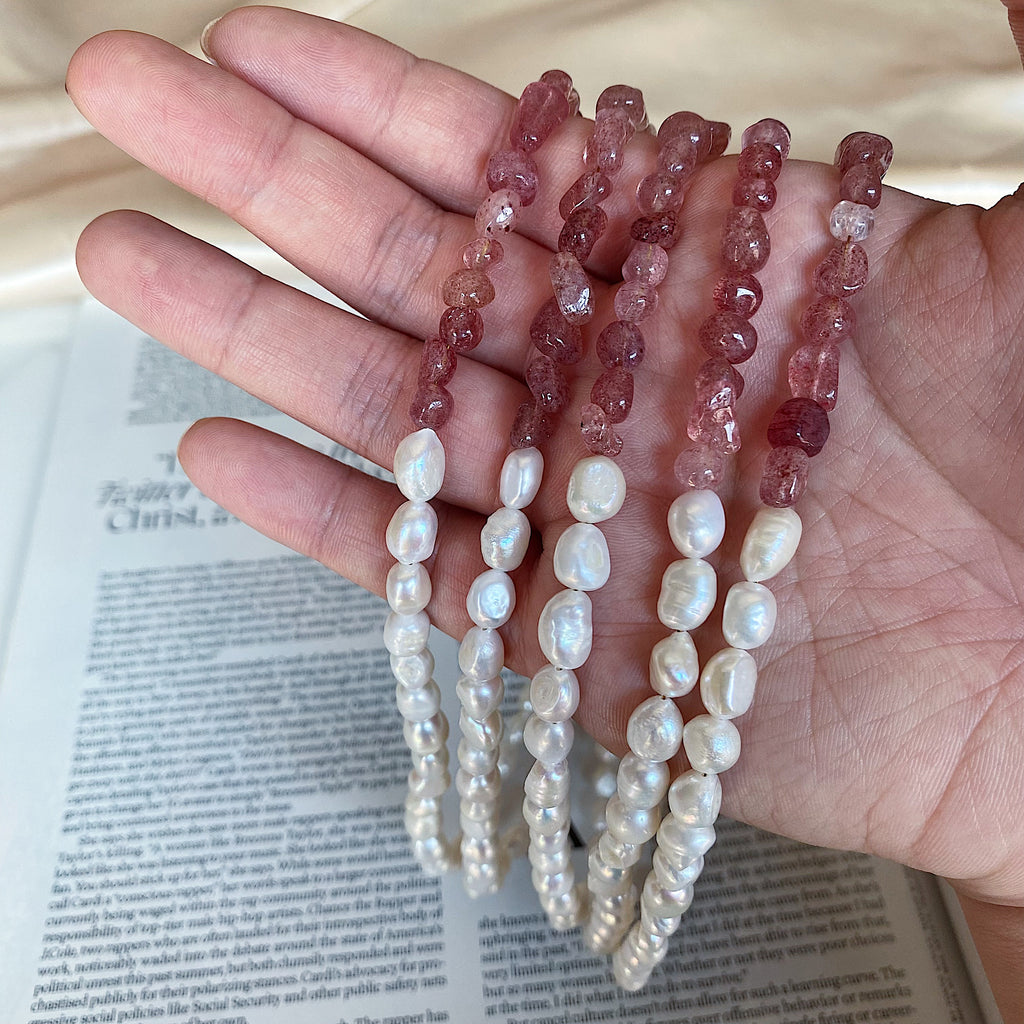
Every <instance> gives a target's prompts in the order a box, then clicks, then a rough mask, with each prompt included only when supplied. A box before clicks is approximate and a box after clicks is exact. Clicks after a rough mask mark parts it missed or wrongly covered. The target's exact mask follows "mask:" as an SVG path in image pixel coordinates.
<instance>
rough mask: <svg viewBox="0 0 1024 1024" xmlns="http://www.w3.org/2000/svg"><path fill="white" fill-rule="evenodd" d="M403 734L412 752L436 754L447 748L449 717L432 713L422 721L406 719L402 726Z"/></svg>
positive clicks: (414, 753)
mask: <svg viewBox="0 0 1024 1024" xmlns="http://www.w3.org/2000/svg"><path fill="white" fill-rule="evenodd" d="M402 735H403V736H404V738H405V744H406V746H407V747H408V748H409V751H410V753H412V754H413V755H417V754H436V753H438V752H439V751H441V750H444V749H446V747H445V745H446V744H447V742H448V719H447V717H446V716H445V715H442V714H436V715H431V716H430V718H425V719H424V720H423V721H422V722H410V721H408V720H407V721H406V722H405V723H404V724H403V726H402Z"/></svg>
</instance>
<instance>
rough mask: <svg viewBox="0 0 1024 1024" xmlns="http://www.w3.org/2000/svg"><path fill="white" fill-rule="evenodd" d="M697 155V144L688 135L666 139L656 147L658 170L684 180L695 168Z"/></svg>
mask: <svg viewBox="0 0 1024 1024" xmlns="http://www.w3.org/2000/svg"><path fill="white" fill-rule="evenodd" d="M659 141H661V140H659ZM697 157H698V153H697V146H696V144H695V143H694V141H693V139H691V138H690V136H689V135H679V136H676V137H675V138H670V139H666V140H665V141H664V142H661V146H660V148H659V149H658V170H659V171H660V172H661V173H662V174H667V175H668V176H669V177H671V178H679V179H681V180H683V181H685V180H686V179H687V178H689V177H691V176H692V174H693V172H694V171H695V170H696V169H697V163H698V159H697Z"/></svg>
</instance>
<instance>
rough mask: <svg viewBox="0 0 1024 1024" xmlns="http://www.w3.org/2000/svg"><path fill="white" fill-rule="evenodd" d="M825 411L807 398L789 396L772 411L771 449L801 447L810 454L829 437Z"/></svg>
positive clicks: (820, 448)
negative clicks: (773, 413)
mask: <svg viewBox="0 0 1024 1024" xmlns="http://www.w3.org/2000/svg"><path fill="white" fill-rule="evenodd" d="M828 434H829V424H828V413H827V412H825V410H824V409H822V407H821V406H820V405H818V403H817V402H814V401H812V400H811V399H809V398H790V399H789V400H788V401H786V402H783V403H782V405H780V406H779V407H778V409H776V410H775V415H774V416H772V418H771V421H770V422H769V423H768V443H769V444H770V445H771V446H772V447H773V448H801V449H803V450H804V451H805V452H806V453H807V455H808V457H813V456H815V455H817V454H818V452H820V451H821V450H822V448H824V447H825V442H826V441H827V440H828Z"/></svg>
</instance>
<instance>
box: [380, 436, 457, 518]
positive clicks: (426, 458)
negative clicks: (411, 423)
mask: <svg viewBox="0 0 1024 1024" xmlns="http://www.w3.org/2000/svg"><path fill="white" fill-rule="evenodd" d="M444 464H445V460H444V446H443V445H442V444H441V441H440V439H439V438H438V436H437V434H435V433H434V431H433V430H430V429H424V430H417V431H415V432H414V433H412V434H408V435H406V436H405V437H404V438H402V440H401V441H399V443H398V447H397V448H396V449H395V458H394V462H393V463H392V465H393V466H394V471H395V483H397V484H398V489H399V490H400V491H401V492H402V494H403V495H404V496H405V497H406V498H408V499H409V500H410V501H430V499H431V498H433V497H434V496H435V495H436V494H437V492H438V491H440V490H441V484H442V483H443V482H444Z"/></svg>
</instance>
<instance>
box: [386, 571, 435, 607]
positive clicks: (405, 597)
mask: <svg viewBox="0 0 1024 1024" xmlns="http://www.w3.org/2000/svg"><path fill="white" fill-rule="evenodd" d="M384 586H385V593H386V595H387V600H388V605H389V606H390V607H391V610H392V611H395V612H401V613H402V614H403V615H413V614H415V613H416V612H421V611H423V609H424V608H426V607H427V605H428V604H429V602H430V576H429V574H428V573H427V570H426V569H424V568H423V566H422V565H421V564H420V563H419V562H412V563H409V564H403V563H402V562H395V564H394V565H393V566H391V569H390V570H389V571H388V578H387V581H386V583H385V585H384Z"/></svg>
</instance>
